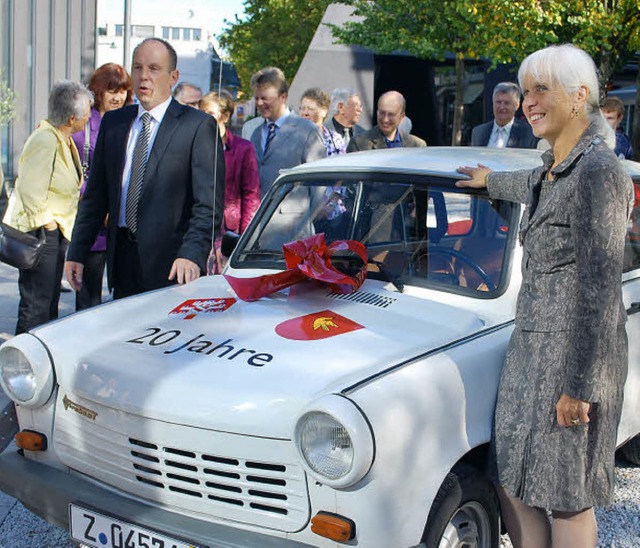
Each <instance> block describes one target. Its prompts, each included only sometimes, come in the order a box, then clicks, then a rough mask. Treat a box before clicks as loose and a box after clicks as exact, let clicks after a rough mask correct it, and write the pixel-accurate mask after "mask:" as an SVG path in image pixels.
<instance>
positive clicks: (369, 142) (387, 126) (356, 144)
mask: <svg viewBox="0 0 640 548" xmlns="http://www.w3.org/2000/svg"><path fill="white" fill-rule="evenodd" d="M405 106H406V101H405V99H404V97H403V96H402V94H401V93H399V92H397V91H387V92H386V93H383V94H382V95H381V96H380V99H378V110H377V113H376V114H377V119H378V124H377V125H375V126H374V127H373V128H371V129H370V130H369V131H365V132H364V133H361V134H360V135H356V136H355V137H354V138H353V139H351V141H349V147H348V148H347V152H355V151H358V150H373V149H379V148H400V147H426V146H427V143H426V142H425V141H424V140H422V139H420V137H416V136H415V135H411V134H409V133H403V132H402V131H400V130H399V129H398V128H399V126H400V124H401V123H402V120H403V119H404V117H405V115H404V113H405Z"/></svg>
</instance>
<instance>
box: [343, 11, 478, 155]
mask: <svg viewBox="0 0 640 548" xmlns="http://www.w3.org/2000/svg"><path fill="white" fill-rule="evenodd" d="M343 3H345V4H348V5H350V6H353V7H354V12H353V14H354V16H355V18H354V20H352V21H348V22H346V23H345V24H344V25H343V26H342V27H334V28H333V34H334V36H336V37H337V38H338V40H339V41H340V42H342V43H346V44H357V45H361V46H365V47H368V48H371V49H372V50H374V51H376V52H378V53H393V52H396V51H405V52H408V53H411V54H413V55H415V56H416V57H419V58H422V59H438V60H444V59H445V55H446V54H447V53H452V54H454V55H455V59H456V61H455V63H456V95H455V97H456V98H455V106H454V118H453V136H452V144H459V143H460V135H461V127H462V114H463V103H462V92H463V87H464V60H465V59H466V58H477V56H478V54H477V53H476V52H477V51H478V47H477V45H478V34H477V32H474V31H477V30H478V29H477V22H478V19H477V8H476V7H475V4H476V2H473V1H470V0H457V1H451V0H443V1H434V0H377V1H376V2H370V1H369V0H346V1H344V2H343Z"/></svg>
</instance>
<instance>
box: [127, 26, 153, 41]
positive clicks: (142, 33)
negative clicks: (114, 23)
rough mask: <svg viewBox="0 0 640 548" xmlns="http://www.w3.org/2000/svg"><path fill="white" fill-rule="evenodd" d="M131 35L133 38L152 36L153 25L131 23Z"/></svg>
mask: <svg viewBox="0 0 640 548" xmlns="http://www.w3.org/2000/svg"><path fill="white" fill-rule="evenodd" d="M131 35H132V36H134V37H135V38H153V25H133V26H132V27H131Z"/></svg>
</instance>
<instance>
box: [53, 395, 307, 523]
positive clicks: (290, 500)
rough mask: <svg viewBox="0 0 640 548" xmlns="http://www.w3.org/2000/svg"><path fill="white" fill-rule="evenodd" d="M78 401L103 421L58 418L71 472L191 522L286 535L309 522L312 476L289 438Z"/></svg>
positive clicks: (58, 443) (59, 448)
mask: <svg viewBox="0 0 640 548" xmlns="http://www.w3.org/2000/svg"><path fill="white" fill-rule="evenodd" d="M75 400H76V401H79V402H81V404H82V405H87V406H88V407H90V408H91V409H92V410H94V411H96V412H97V418H96V419H95V420H90V419H87V418H86V417H83V416H81V415H80V414H78V413H69V412H65V413H58V414H57V416H56V422H55V431H54V448H55V451H56V453H57V454H58V456H59V457H60V459H61V460H62V462H64V463H65V464H66V465H67V466H69V467H70V468H72V469H74V470H76V471H78V472H80V473H82V474H85V475H87V476H89V477H91V478H93V479H95V480H97V481H99V482H102V483H104V484H107V485H109V486H111V487H113V488H116V489H118V490H121V491H124V492H125V493H128V494H129V495H130V496H133V497H136V498H138V497H139V498H143V499H145V500H146V501H147V502H149V503H152V504H158V505H161V506H162V507H164V508H166V509H168V510H171V511H175V512H179V513H183V514H187V515H190V516H192V517H200V518H202V519H208V518H214V519H223V520H233V521H239V522H242V523H245V524H250V525H257V526H263V527H268V528H270V529H276V530H280V531H285V532H293V531H298V530H300V529H301V528H303V527H304V526H305V525H306V523H307V522H308V519H309V502H308V493H307V484H306V476H305V474H304V471H303V469H302V468H301V466H300V464H299V461H298V459H297V456H296V454H295V449H294V447H293V444H292V443H291V441H289V440H275V439H268V438H256V437H252V436H242V435H237V434H229V433H224V432H215V431H209V430H203V429H200V428H192V427H188V426H184V425H178V424H170V423H166V422H162V421H153V420H150V419H143V418H141V417H138V416H136V415H131V414H127V413H123V412H115V411H113V410H110V409H108V408H104V407H101V406H99V405H97V404H95V403H92V402H82V400H81V399H80V398H75ZM101 423H102V425H101ZM105 424H108V427H107V426H103V425H105ZM178 440H179V441H178Z"/></svg>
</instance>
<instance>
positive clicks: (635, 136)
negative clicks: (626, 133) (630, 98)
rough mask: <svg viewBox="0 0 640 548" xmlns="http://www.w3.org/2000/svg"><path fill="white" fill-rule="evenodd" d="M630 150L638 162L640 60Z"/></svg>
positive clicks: (639, 160)
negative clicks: (631, 149)
mask: <svg viewBox="0 0 640 548" xmlns="http://www.w3.org/2000/svg"><path fill="white" fill-rule="evenodd" d="M631 148H633V159H634V160H637V161H638V162H640V58H638V72H636V108H635V113H634V115H633V127H632V129H631Z"/></svg>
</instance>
